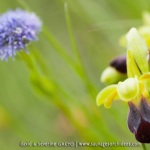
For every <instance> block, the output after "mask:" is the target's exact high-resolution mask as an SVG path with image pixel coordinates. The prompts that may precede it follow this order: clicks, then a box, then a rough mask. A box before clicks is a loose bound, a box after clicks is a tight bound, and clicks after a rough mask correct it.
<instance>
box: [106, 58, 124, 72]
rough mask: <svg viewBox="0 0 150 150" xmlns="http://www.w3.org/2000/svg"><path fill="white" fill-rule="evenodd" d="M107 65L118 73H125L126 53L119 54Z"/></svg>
mask: <svg viewBox="0 0 150 150" xmlns="http://www.w3.org/2000/svg"><path fill="white" fill-rule="evenodd" d="M109 65H110V66H111V67H113V68H115V69H116V70H117V71H119V72H120V73H124V74H125V73H127V65H126V55H120V56H118V57H116V58H114V59H113V60H112V61H111V62H110V64H109Z"/></svg>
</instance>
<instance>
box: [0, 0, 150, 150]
mask: <svg viewBox="0 0 150 150" xmlns="http://www.w3.org/2000/svg"><path fill="white" fill-rule="evenodd" d="M24 2H25V3H24ZM65 2H67V4H68V9H69V15H70V18H71V23H72V29H73V33H74V36H75V41H76V44H77V48H78V52H79V58H80V59H81V62H80V61H79V60H78V59H76V56H75V54H76V53H75V52H74V49H73V47H72V44H71V38H70V37H69V33H68V26H67V22H66V17H65V10H64V3H65ZM0 4H1V5H0V13H4V12H5V11H7V10H9V9H15V8H22V9H27V8H28V7H29V9H30V10H31V11H33V12H35V13H36V14H37V15H38V16H39V17H40V18H41V20H43V24H44V28H43V32H42V33H41V34H40V36H39V41H38V42H34V43H32V45H31V46H29V47H28V48H29V51H30V52H31V57H32V54H33V53H34V54H35V53H36V52H37V53H38V54H37V55H36V56H34V58H33V59H34V60H33V61H34V63H35V64H34V65H35V66H37V67H39V66H40V65H41V66H40V68H43V70H42V71H41V70H40V69H39V70H40V71H41V72H42V73H43V74H44V75H45V74H46V76H48V77H49V79H50V80H51V81H52V82H53V83H55V85H56V87H57V90H55V91H54V93H53V94H52V95H54V96H47V97H46V96H44V95H43V93H40V92H41V91H39V88H38V89H36V91H37V93H38V94H37V93H36V92H35V90H33V88H32V86H31V85H32V84H33V83H32V84H31V83H30V81H31V80H32V81H33V82H34V85H35V86H38V87H39V85H40V83H39V82H38V83H39V84H38V85H37V82H35V80H33V79H35V78H34V77H33V76H30V75H29V71H28V69H27V66H26V65H25V63H24V62H23V61H22V60H21V58H20V57H19V55H18V57H16V58H15V59H14V60H13V59H10V60H9V61H8V62H0V68H1V70H0V83H1V84H0V149H3V150H8V149H11V150H17V149H21V148H20V147H19V143H20V142H21V141H33V142H39V141H52V142H60V141H66V142H68V141H79V142H82V141H83V142H103V141H104V142H112V141H127V142H135V139H134V135H133V134H131V133H130V132H129V131H128V128H127V124H126V118H127V114H128V106H127V105H125V104H124V103H122V102H121V101H116V102H114V103H113V107H112V108H111V109H105V108H103V107H97V106H96V102H95V98H96V95H97V93H98V91H99V90H100V89H102V88H103V87H104V85H103V84H101V83H100V81H99V78H100V74H101V72H102V70H103V69H104V68H105V67H106V66H107V64H108V63H109V61H110V60H111V59H112V58H113V57H114V56H116V55H119V54H122V53H125V52H126V48H122V47H120V46H119V44H118V43H119V42H118V41H119V38H120V36H122V35H124V34H125V33H126V32H127V31H128V30H129V29H130V28H131V27H139V26H141V24H142V12H143V11H145V10H147V11H149V10H150V8H149V7H150V1H149V0H132V1H131V0H122V1H120V0H113V1H112V0H38V1H37V0H32V1H31V0H25V1H23V0H13V1H10V0H6V1H3V0H0ZM45 27H46V28H45ZM45 29H46V30H45ZM43 33H46V34H43ZM49 33H51V38H50V36H49V35H48V36H47V34H49ZM46 36H47V37H49V38H47V37H46ZM53 38H56V39H57V40H58V43H56V42H53V44H52V43H50V41H52V39H53ZM53 41H54V40H53ZM59 44H60V45H62V47H63V49H61V48H60V45H59ZM74 48H75V47H74ZM59 50H60V51H59ZM62 50H64V52H65V53H67V54H68V56H69V57H70V58H71V60H73V61H72V62H73V63H72V64H70V61H67V60H68V58H66V59H65V57H64V55H63V53H61V52H62ZM38 55H40V57H38ZM40 58H42V59H41V60H40ZM43 61H44V62H43ZM38 62H40V63H39V64H40V65H39V64H38ZM41 62H43V64H46V66H47V68H46V69H45V68H44V66H45V65H43V66H42V63H41ZM79 64H80V65H81V64H83V66H84V67H82V68H80V67H79V68H78V66H80V65H79ZM72 66H77V69H76V70H73V69H72ZM83 70H84V72H86V73H83ZM40 71H39V72H40ZM76 71H78V72H79V74H78V73H76ZM31 77H33V78H31ZM40 81H42V84H43V83H45V88H49V85H47V84H46V83H47V78H44V79H43V78H42V80H40ZM35 83H36V84H35ZM89 83H90V85H89ZM91 85H92V86H91ZM52 91H53V90H52ZM58 99H59V101H60V102H61V104H63V107H58V105H59V104H58V103H56V102H57V100H58ZM59 106H60V105H59ZM65 106H66V108H65ZM60 108H61V109H60ZM67 114H69V115H67ZM147 147H148V146H147ZM28 149H36V148H33V147H31V148H28ZM40 149H46V148H44V147H43V148H40ZM51 149H58V148H57V147H56V148H51ZM61 149H66V148H61ZM69 149H71V148H69ZM72 149H73V148H72ZM80 149H91V148H88V147H82V148H81V147H80ZM92 149H94V148H92ZM108 149H115V147H111V148H108ZM117 149H127V150H129V149H131V148H130V147H118V148H117ZM136 149H142V148H141V147H138V148H136Z"/></svg>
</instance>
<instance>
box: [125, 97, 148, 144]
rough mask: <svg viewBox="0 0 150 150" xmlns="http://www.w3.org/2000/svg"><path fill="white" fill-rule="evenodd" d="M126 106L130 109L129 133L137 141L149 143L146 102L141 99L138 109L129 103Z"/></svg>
mask: <svg viewBox="0 0 150 150" xmlns="http://www.w3.org/2000/svg"><path fill="white" fill-rule="evenodd" d="M128 104H129V108H130V112H129V116H128V127H129V129H130V131H131V132H132V133H133V134H135V138H136V139H137V141H139V142H141V143H150V106H149V104H148V101H147V100H146V99H145V98H144V97H142V99H141V101H140V106H139V108H137V107H136V106H135V104H134V103H132V102H131V101H130V102H129V103H128Z"/></svg>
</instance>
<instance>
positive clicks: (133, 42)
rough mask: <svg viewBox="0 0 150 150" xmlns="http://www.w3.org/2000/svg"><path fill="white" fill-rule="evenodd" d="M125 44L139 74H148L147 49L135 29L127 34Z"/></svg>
mask: <svg viewBox="0 0 150 150" xmlns="http://www.w3.org/2000/svg"><path fill="white" fill-rule="evenodd" d="M127 44H128V50H130V51H131V54H132V56H133V58H134V60H135V62H136V64H137V65H138V68H139V69H140V71H141V73H146V72H149V66H148V61H147V54H148V47H147V45H146V43H145V41H144V39H143V38H142V37H141V36H140V34H139V33H138V32H137V30H136V29H135V28H132V29H131V30H130V31H129V33H128V34H127Z"/></svg>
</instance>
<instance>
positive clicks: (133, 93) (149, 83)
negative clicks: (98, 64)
mask: <svg viewBox="0 0 150 150" xmlns="http://www.w3.org/2000/svg"><path fill="white" fill-rule="evenodd" d="M127 44H128V46H127V47H128V49H127V54H126V57H117V58H115V60H113V61H112V62H113V63H111V64H110V66H109V68H108V67H107V68H106V70H104V72H103V73H102V78H101V81H103V82H106V83H107V84H110V85H109V86H107V87H105V88H104V89H103V90H101V91H100V92H99V94H98V95H97V98H96V102H97V105H98V106H99V105H102V104H104V106H105V107H106V108H110V107H111V104H112V102H113V101H114V100H122V101H124V102H125V103H126V104H128V106H129V115H128V121H127V124H128V127H129V130H130V131H131V132H132V133H133V134H134V135H135V138H136V140H137V141H139V142H141V143H150V130H149V129H150V54H149V49H148V46H147V44H146V42H145V40H144V39H143V38H142V37H141V35H140V34H139V33H138V31H137V30H136V29H135V28H132V29H131V30H130V31H129V32H128V34H127ZM112 64H113V65H112ZM110 67H111V70H110ZM120 68H121V69H120ZM108 69H109V71H108ZM122 70H123V71H122ZM121 73H122V74H121ZM104 74H105V77H103V76H104ZM118 74H119V75H118ZM124 75H126V79H124V80H123V81H121V79H122V76H124ZM111 78H113V79H111ZM114 78H115V80H114ZM108 79H109V80H108ZM108 81H109V82H108ZM110 81H111V82H110ZM116 81H117V82H116Z"/></svg>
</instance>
